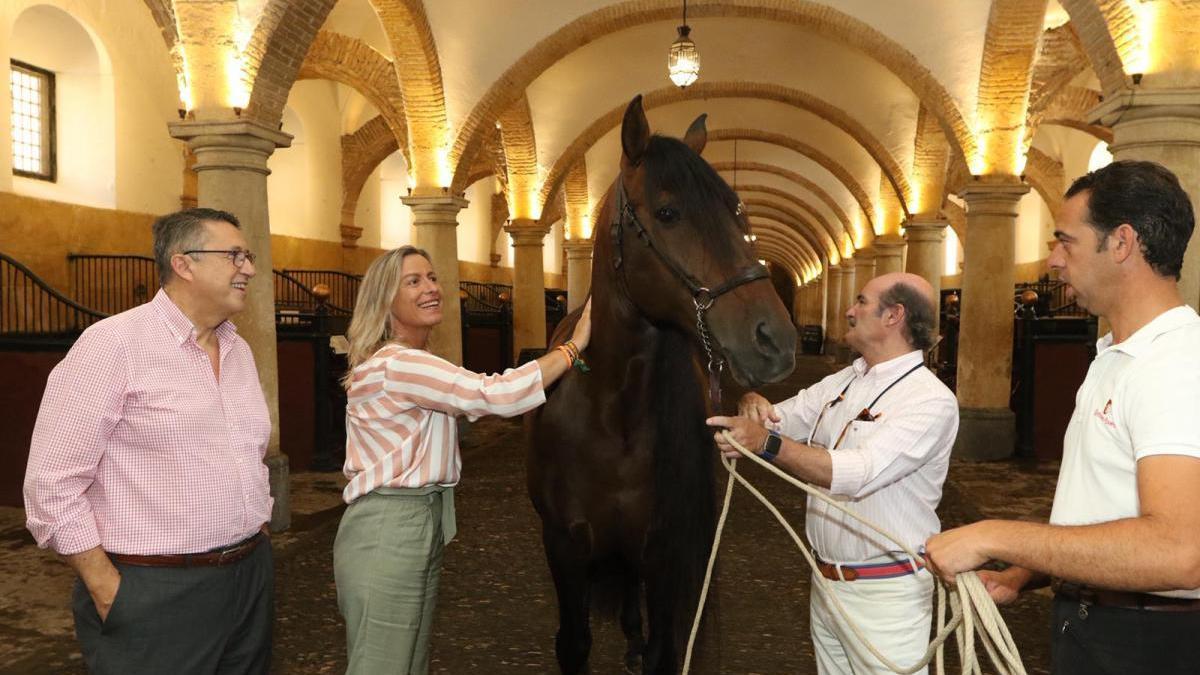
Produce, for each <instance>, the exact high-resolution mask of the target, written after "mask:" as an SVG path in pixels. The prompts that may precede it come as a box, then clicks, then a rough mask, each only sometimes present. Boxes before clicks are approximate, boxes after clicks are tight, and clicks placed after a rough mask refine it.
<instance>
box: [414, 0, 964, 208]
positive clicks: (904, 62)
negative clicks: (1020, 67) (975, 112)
mask: <svg viewBox="0 0 1200 675" xmlns="http://www.w3.org/2000/svg"><path fill="white" fill-rule="evenodd" d="M678 11H679V3H678V2H677V1H676V0H627V1H626V2H622V3H620V4H616V5H612V6H609V7H604V8H602V9H598V10H596V11H594V12H591V13H589V14H586V15H584V16H582V17H579V18H578V19H576V20H574V21H572V22H571V23H569V24H567V25H566V26H563V27H562V28H560V29H559V30H558V31H556V32H555V33H554V34H552V35H550V36H548V37H546V38H545V39H543V40H542V41H541V42H539V43H538V44H537V45H535V46H534V47H533V48H532V49H530V50H529V51H528V52H526V53H525V54H524V55H523V56H522V57H521V58H520V59H518V60H517V62H516V63H514V64H513V65H512V66H510V67H509V68H508V70H506V71H505V72H504V73H503V74H502V75H501V76H500V77H499V78H497V80H496V82H495V83H494V84H493V85H492V86H491V88H490V89H488V91H487V92H486V93H485V94H484V95H483V96H482V97H481V98H480V100H479V102H478V103H476V105H475V108H474V109H473V110H472V111H471V113H470V114H469V115H468V116H467V118H466V120H464V122H463V124H462V127H461V129H460V130H459V132H458V136H457V137H456V138H455V140H454V146H453V148H452V149H451V151H450V159H451V161H452V162H453V164H454V166H455V180H454V183H453V187H454V189H456V190H457V189H459V185H460V183H461V180H460V179H459V176H460V175H462V174H464V173H465V166H467V165H469V163H470V161H471V157H472V156H473V155H474V154H475V153H476V152H477V151H478V146H479V143H480V141H481V138H482V133H483V132H484V131H485V130H486V128H487V126H488V125H490V124H491V123H492V122H493V121H494V120H495V119H496V117H497V116H498V115H499V114H500V113H501V112H503V111H504V110H507V109H508V107H509V106H510V105H512V103H513V102H514V101H515V100H517V98H519V97H520V96H521V95H522V94H523V93H524V91H525V89H526V88H527V87H528V86H529V85H530V84H531V83H532V82H533V81H534V80H536V79H537V78H538V77H539V76H540V75H541V74H542V73H543V72H545V71H546V70H547V69H548V68H550V67H551V66H552V65H554V64H555V63H558V62H559V61H560V60H562V58H563V57H565V56H566V55H568V54H570V53H571V52H573V51H575V50H576V49H578V48H579V47H580V46H582V45H584V44H587V43H589V42H592V41H594V40H597V39H599V38H601V37H604V36H605V35H609V34H612V33H616V32H619V31H621V30H625V29H627V28H632V27H635V26H639V25H642V24H646V23H652V22H657V21H674V20H675V19H676V16H677V14H678ZM691 14H692V16H694V17H696V18H705V17H737V18H750V19H762V20H766V21H774V22H778V23H783V24H790V25H793V26H797V27H799V28H802V29H806V30H810V31H813V32H816V33H819V34H820V35H821V36H823V37H825V38H827V39H830V40H833V41H834V42H839V43H841V44H843V45H845V46H846V47H849V48H851V49H855V50H857V51H860V52H862V53H864V54H866V55H867V56H869V57H871V58H873V59H874V60H876V61H877V62H879V63H880V64H881V65H882V66H884V67H885V68H887V69H888V70H890V71H891V72H892V73H893V74H895V75H896V76H897V77H898V78H899V79H900V80H901V81H903V82H905V83H906V84H907V85H908V86H909V87H910V89H911V90H912V91H913V93H914V94H916V96H917V98H918V99H920V100H921V102H922V103H923V104H924V105H926V106H927V107H928V108H929V109H930V110H931V111H932V112H933V113H934V114H935V115H936V116H937V118H938V120H939V121H940V122H941V124H942V127H943V129H944V130H945V131H946V137H947V138H948V139H949V140H950V144H951V147H952V151H953V152H954V154H956V155H958V156H962V157H967V156H974V154H975V139H974V136H973V135H972V134H971V130H970V127H969V126H968V125H967V123H966V120H965V119H964V117H963V115H962V112H961V111H960V110H959V109H958V107H957V105H956V104H955V102H954V98H953V97H952V96H951V95H950V93H949V92H947V91H946V88H945V87H944V86H943V85H942V83H941V82H939V81H938V80H937V78H935V77H934V76H933V74H932V73H930V72H929V70H928V69H927V68H925V66H923V65H921V63H920V61H918V60H917V58H916V57H915V56H913V54H912V53H910V52H909V51H908V50H906V49H904V48H903V47H902V46H900V44H899V43H897V42H895V41H894V40H892V39H891V38H889V37H888V36H887V35H885V34H883V33H881V32H880V31H878V30H876V29H875V28H873V27H871V26H870V25H868V24H867V23H865V22H863V21H860V20H858V19H855V18H853V17H851V16H849V15H847V14H845V13H842V12H839V11H837V10H835V9H833V8H831V7H830V6H829V5H827V4H822V3H819V2H813V1H811V0H792V1H790V2H780V1H779V0H730V1H728V2H722V3H712V4H708V3H705V4H700V5H696V6H694V7H693V8H692V11H691ZM401 79H403V75H402V76H401ZM410 114H411V113H410Z"/></svg>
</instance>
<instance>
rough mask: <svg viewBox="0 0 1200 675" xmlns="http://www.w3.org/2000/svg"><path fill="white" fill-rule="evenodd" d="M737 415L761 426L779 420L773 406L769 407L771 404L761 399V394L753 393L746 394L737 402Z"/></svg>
mask: <svg viewBox="0 0 1200 675" xmlns="http://www.w3.org/2000/svg"><path fill="white" fill-rule="evenodd" d="M738 414H739V415H743V416H745V417H749V418H750V419H751V420H752V421H755V422H759V423H762V424H765V423H767V422H779V420H780V417H779V413H777V412H775V406H773V405H771V402H770V401H768V400H767V399H765V398H763V397H762V395H761V394H758V393H755V392H753V391H751V392H747V393H746V395H745V396H743V397H742V400H740V401H738Z"/></svg>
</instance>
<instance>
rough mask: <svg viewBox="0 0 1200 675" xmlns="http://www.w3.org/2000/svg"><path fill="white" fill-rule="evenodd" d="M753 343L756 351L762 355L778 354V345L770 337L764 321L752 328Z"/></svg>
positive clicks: (769, 330) (772, 337) (769, 331)
mask: <svg viewBox="0 0 1200 675" xmlns="http://www.w3.org/2000/svg"><path fill="white" fill-rule="evenodd" d="M754 343H755V344H756V345H758V350H759V351H760V352H762V353H764V354H778V353H779V351H780V349H779V344H778V343H777V342H776V341H775V338H774V336H772V335H771V329H770V328H769V327H768V326H767V322H766V321H760V322H759V323H758V326H756V327H755V328H754Z"/></svg>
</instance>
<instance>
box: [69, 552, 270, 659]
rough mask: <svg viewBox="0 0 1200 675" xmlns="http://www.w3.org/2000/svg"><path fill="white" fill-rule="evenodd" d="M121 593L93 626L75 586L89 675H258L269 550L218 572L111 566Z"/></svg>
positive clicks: (266, 630) (90, 609) (92, 614)
mask: <svg viewBox="0 0 1200 675" xmlns="http://www.w3.org/2000/svg"><path fill="white" fill-rule="evenodd" d="M117 570H118V571H120V572H121V585H120V587H119V588H118V589H117V597H116V598H115V599H114V600H113V605H112V609H111V610H110V611H109V613H108V618H107V619H106V620H105V621H104V622H103V623H101V621H100V615H99V614H97V613H96V605H95V604H94V603H93V602H92V597H91V595H89V594H88V592H87V588H85V587H84V585H83V582H81V581H78V580H77V581H76V582H75V591H74V594H73V596H72V609H73V611H74V614H75V635H76V636H77V637H78V638H79V644H80V647H81V648H82V650H83V659H84V662H86V663H87V667H88V672H90V673H92V674H93V675H109V674H112V675H138V674H139V673H146V674H147V675H151V674H153V675H162V674H164V673H169V674H170V675H193V674H194V675H212V674H214V673H220V674H222V675H225V674H230V675H232V674H235V673H236V674H242V673H246V674H249V673H266V672H267V671H268V670H269V669H270V666H271V626H272V623H273V622H274V614H275V611H274V603H275V597H274V596H275V594H274V581H275V573H274V569H273V567H272V562H271V544H270V542H269V541H265V542H262V543H260V544H259V545H258V546H257V547H256V548H255V549H254V551H253V552H252V553H251V554H250V555H249V556H247V557H246V558H245V559H244V560H240V561H238V562H236V563H234V564H232V565H227V566H224V567H188V568H179V567H138V566H135V565H122V564H118V565H117Z"/></svg>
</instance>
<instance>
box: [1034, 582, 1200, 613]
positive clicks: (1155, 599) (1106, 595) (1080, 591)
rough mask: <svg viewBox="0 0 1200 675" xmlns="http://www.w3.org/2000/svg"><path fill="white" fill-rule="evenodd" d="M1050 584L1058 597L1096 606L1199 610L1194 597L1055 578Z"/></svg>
mask: <svg viewBox="0 0 1200 675" xmlns="http://www.w3.org/2000/svg"><path fill="white" fill-rule="evenodd" d="M1050 586H1051V588H1053V589H1054V593H1055V594H1056V595H1057V596H1059V597H1062V598H1066V599H1068V600H1073V601H1075V602H1082V603H1085V604H1089V605H1095V606H1097V607H1115V608H1118V609H1141V610H1146V611H1148V612H1200V599H1196V598H1169V597H1166V596H1163V595H1154V594H1152V593H1134V592H1132V591H1110V590H1107V589H1103V588H1092V587H1090V586H1081V585H1080V584H1073V583H1070V582H1066V581H1059V580H1057V579H1056V580H1055V581H1053V582H1052V583H1051V584H1050Z"/></svg>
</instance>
